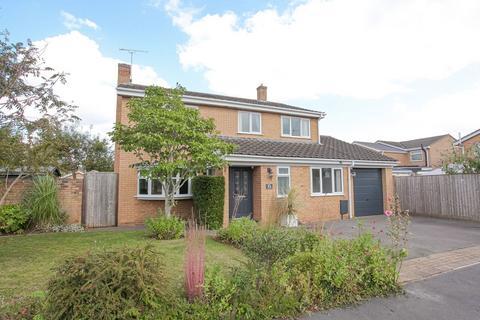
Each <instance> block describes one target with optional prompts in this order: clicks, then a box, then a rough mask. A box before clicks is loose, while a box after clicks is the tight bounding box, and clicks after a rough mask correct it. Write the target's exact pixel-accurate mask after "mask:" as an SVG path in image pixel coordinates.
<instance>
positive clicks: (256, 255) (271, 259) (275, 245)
mask: <svg viewBox="0 0 480 320" xmlns="http://www.w3.org/2000/svg"><path fill="white" fill-rule="evenodd" d="M319 241H320V238H319V236H318V235H317V234H315V233H313V232H310V231H307V230H305V229H285V228H277V227H270V228H266V229H259V230H258V231H257V232H255V233H252V236H251V237H249V238H248V239H247V240H246V241H245V243H244V245H243V251H244V252H245V254H246V255H247V257H249V258H250V259H252V261H254V262H258V263H262V264H266V265H268V266H271V265H273V264H274V263H275V262H277V261H280V260H284V259H286V258H288V257H289V256H291V255H293V254H294V253H296V252H298V251H309V250H312V249H313V248H314V247H315V246H316V245H317V244H318V243H319Z"/></svg>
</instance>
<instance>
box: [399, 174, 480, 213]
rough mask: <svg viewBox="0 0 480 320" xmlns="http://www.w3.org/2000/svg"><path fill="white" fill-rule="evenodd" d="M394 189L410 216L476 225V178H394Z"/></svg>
mask: <svg viewBox="0 0 480 320" xmlns="http://www.w3.org/2000/svg"><path fill="white" fill-rule="evenodd" d="M395 188H396V192H397V194H398V196H399V197H400V203H401V205H402V208H403V209H408V210H410V212H411V213H412V214H419V215H430V216H437V217H443V218H455V219H463V220H477V221H480V174H460V175H438V176H414V177H395Z"/></svg>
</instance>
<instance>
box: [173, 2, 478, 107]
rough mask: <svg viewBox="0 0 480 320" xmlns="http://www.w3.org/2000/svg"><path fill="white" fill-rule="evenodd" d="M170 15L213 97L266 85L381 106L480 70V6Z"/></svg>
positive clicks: (183, 53) (306, 5) (290, 93)
mask: <svg viewBox="0 0 480 320" xmlns="http://www.w3.org/2000/svg"><path fill="white" fill-rule="evenodd" d="M164 7H165V9H166V10H167V12H168V13H169V14H170V15H171V16H172V20H173V23H174V24H175V25H176V26H178V27H179V28H180V29H181V30H182V31H183V32H185V33H186V35H187V36H188V40H187V42H186V43H184V44H182V45H180V46H179V48H178V55H179V59H180V62H181V64H182V66H183V67H184V68H185V69H194V70H200V71H202V72H204V76H205V78H206V80H207V81H208V83H209V87H210V88H211V90H213V91H216V92H222V93H228V94H235V95H240V96H252V95H253V94H254V90H253V88H255V87H256V86H257V85H258V84H260V83H264V84H266V85H267V86H268V87H269V98H272V100H289V99H315V98H318V97H319V96H320V95H323V94H333V95H340V96H348V97H353V98H358V99H377V98H382V97H385V96H387V95H388V94H391V93H398V92H405V91H409V90H412V88H411V87H410V86H409V85H410V84H411V83H412V82H413V81H415V80H419V79H427V80H440V79H445V78H448V77H449V76H450V75H452V74H453V73H455V72H457V71H459V70H461V69H462V68H464V67H466V66H468V65H469V64H473V63H479V62H480V41H478V35H479V34H480V1H478V0H464V1H461V2H458V1H456V0H444V1H437V0H405V1H379V0H365V1H354V0H352V1H346V0H333V1H323V0H309V1H304V2H301V3H297V4H295V5H292V6H289V7H288V9H286V10H285V11H283V12H279V11H278V10H276V9H272V8H268V9H265V10H261V11H258V12H256V13H255V14H253V15H250V16H248V17H247V18H245V19H241V18H240V17H239V16H238V15H237V14H236V13H233V12H226V13H223V14H207V15H203V16H200V17H197V16H198V15H197V14H196V12H195V10H193V9H191V8H184V7H182V5H181V3H180V1H179V0H171V1H168V2H167V3H166V4H165V6H164Z"/></svg>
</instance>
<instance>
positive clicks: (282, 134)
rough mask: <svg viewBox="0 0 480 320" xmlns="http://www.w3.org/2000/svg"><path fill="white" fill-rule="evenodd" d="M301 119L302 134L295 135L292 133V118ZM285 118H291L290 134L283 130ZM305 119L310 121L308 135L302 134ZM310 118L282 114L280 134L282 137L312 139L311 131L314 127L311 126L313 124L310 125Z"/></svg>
mask: <svg viewBox="0 0 480 320" xmlns="http://www.w3.org/2000/svg"><path fill="white" fill-rule="evenodd" d="M294 118H295V119H299V120H300V135H299V136H294V135H292V119H294ZM284 119H289V123H290V125H289V127H290V133H289V134H285V133H284V132H283V120H284ZM303 121H306V122H307V123H308V128H307V129H308V135H306V136H304V135H302V127H303V126H302V122H303ZM310 122H311V121H310V119H309V118H302V117H293V116H281V118H280V134H281V136H282V137H287V138H299V139H311V136H312V135H311V131H312V128H311V125H310Z"/></svg>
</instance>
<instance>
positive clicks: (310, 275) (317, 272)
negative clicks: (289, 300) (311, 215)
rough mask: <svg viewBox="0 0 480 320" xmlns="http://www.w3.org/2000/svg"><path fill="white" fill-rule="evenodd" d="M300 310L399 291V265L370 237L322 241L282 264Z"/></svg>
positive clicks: (362, 236) (387, 251) (340, 303)
mask: <svg viewBox="0 0 480 320" xmlns="http://www.w3.org/2000/svg"><path fill="white" fill-rule="evenodd" d="M282 263H283V264H284V266H285V269H286V270H288V274H289V281H288V282H289V283H291V284H292V285H294V288H293V290H294V291H297V292H299V293H301V295H300V296H301V301H299V305H300V307H301V308H306V307H308V308H311V307H315V308H326V307H331V306H338V305H342V304H346V303H352V302H355V301H358V300H360V299H363V298H366V297H371V296H383V295H386V294H390V293H392V292H396V291H397V290H398V289H399V286H398V283H397V281H396V279H397V278H396V275H397V269H396V266H397V263H396V261H395V260H394V259H392V257H391V256H390V254H389V250H387V249H385V248H382V247H381V246H380V243H379V241H378V240H375V239H374V238H373V236H372V235H371V234H362V235H360V236H358V237H357V238H355V239H351V240H330V239H323V240H322V241H321V242H320V244H319V245H318V246H317V247H316V248H315V249H314V250H312V251H300V252H297V253H295V254H294V255H293V256H291V257H290V258H288V259H287V260H285V261H284V262H282Z"/></svg>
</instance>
